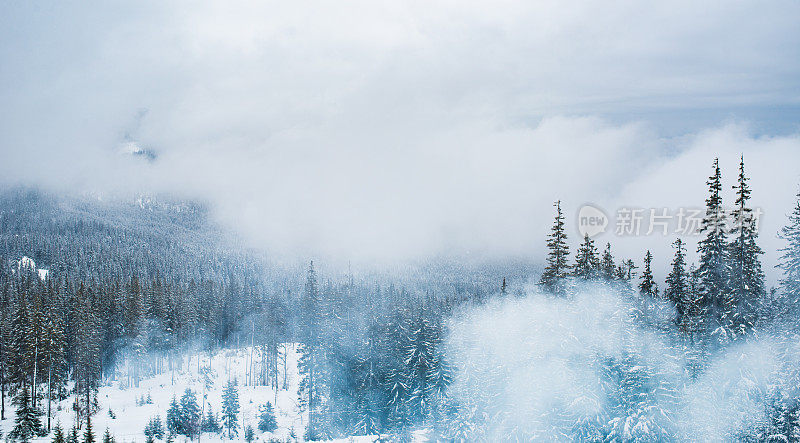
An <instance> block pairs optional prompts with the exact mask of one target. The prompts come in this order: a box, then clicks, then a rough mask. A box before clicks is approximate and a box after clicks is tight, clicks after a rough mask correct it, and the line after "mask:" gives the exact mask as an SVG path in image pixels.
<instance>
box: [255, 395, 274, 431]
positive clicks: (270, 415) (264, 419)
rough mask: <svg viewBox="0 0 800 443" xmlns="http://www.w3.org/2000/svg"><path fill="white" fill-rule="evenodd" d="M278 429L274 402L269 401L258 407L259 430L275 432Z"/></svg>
mask: <svg viewBox="0 0 800 443" xmlns="http://www.w3.org/2000/svg"><path fill="white" fill-rule="evenodd" d="M276 429H278V422H277V421H276V420H275V411H274V410H273V409H272V403H270V402H267V403H266V404H264V405H261V406H259V408H258V430H259V431H261V432H273V431H275V430H276Z"/></svg>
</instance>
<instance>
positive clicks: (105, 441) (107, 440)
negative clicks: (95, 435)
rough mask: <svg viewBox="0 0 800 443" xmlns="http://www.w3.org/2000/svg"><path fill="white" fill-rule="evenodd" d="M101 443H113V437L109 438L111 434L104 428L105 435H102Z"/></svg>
mask: <svg viewBox="0 0 800 443" xmlns="http://www.w3.org/2000/svg"><path fill="white" fill-rule="evenodd" d="M103 443H114V437H112V436H111V432H110V431H109V430H108V428H106V432H105V434H103Z"/></svg>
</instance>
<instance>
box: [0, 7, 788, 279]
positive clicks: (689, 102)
mask: <svg viewBox="0 0 800 443" xmlns="http://www.w3.org/2000/svg"><path fill="white" fill-rule="evenodd" d="M798 16H800V6H798V4H797V3H796V2H791V1H786V2H776V3H771V4H769V5H765V4H763V3H762V2H738V3H736V4H735V5H731V4H730V3H729V2H707V3H705V4H704V5H703V6H702V7H700V6H698V5H696V3H694V2H683V3H682V4H680V2H679V3H677V4H676V3H675V2H670V3H664V4H661V5H644V4H641V3H639V2H634V1H619V2H611V3H605V4H603V5H600V4H593V3H591V2H577V3H575V4H573V5H571V6H570V7H564V5H563V3H562V2H555V1H545V2H533V3H532V2H505V1H503V2H496V3H493V4H492V5H491V6H490V5H488V4H484V3H480V2H448V1H441V2H438V1H437V2H417V1H411V2H402V3H382V2H335V3H315V2H290V3H285V2H284V3H280V2H225V3H204V2H199V3H194V2H192V3H189V2H186V3H180V2H178V3H169V4H168V3H165V2H148V1H144V2H135V3H128V4H123V3H106V2H98V3H94V4H93V3H90V2H75V3H72V2H60V3H58V4H51V5H47V6H41V5H34V4H30V3H25V2H13V3H9V2H6V3H4V4H3V5H2V14H0V112H1V113H2V114H1V115H2V118H0V154H1V156H2V161H0V177H1V178H0V180H2V182H4V183H12V184H15V183H24V184H37V185H41V186H44V187H46V188H49V189H55V190H63V189H70V190H78V191H92V192H100V193H102V194H104V195H106V194H116V193H121V194H123V195H131V194H133V195H136V194H138V193H140V192H147V193H172V194H177V195H180V196H186V197H192V198H200V199H203V200H206V201H208V202H210V203H212V205H213V207H214V209H215V214H216V216H217V217H218V218H219V219H220V220H222V221H224V222H226V223H228V224H229V225H230V226H233V227H235V228H236V229H237V230H239V231H240V232H242V233H244V234H245V235H246V236H247V238H248V239H249V240H250V241H251V242H252V244H253V245H256V246H259V247H263V248H265V249H268V250H269V251H271V252H273V253H276V254H284V255H288V256H298V255H299V256H316V257H320V256H324V257H337V258H339V259H340V260H349V259H351V260H353V261H355V262H358V261H360V262H375V261H394V260H397V259H419V258H425V257H430V256H432V255H435V254H441V253H445V254H447V255H453V256H466V255H469V256H473V257H475V256H479V257H487V258H502V257H508V256H513V257H523V258H529V259H530V258H535V259H541V257H543V254H544V236H545V235H546V234H547V230H548V229H549V226H550V223H551V219H552V215H553V214H552V207H551V204H552V202H553V200H555V199H561V200H563V201H564V202H565V207H566V211H567V216H568V220H569V222H570V223H571V224H572V225H573V226H574V214H575V211H576V208H577V207H578V205H580V204H582V203H585V202H593V203H597V204H599V205H601V206H602V207H604V208H606V209H607V210H608V211H609V212H612V213H613V211H614V210H615V209H616V208H618V207H620V206H632V205H635V206H642V207H660V206H669V207H673V208H674V207H677V206H699V205H702V202H703V199H704V198H705V192H706V191H705V184H704V182H705V180H706V177H707V176H708V175H709V173H710V164H711V161H712V160H713V158H714V157H715V156H720V157H721V161H722V164H723V167H724V170H723V174H724V176H725V178H726V180H727V182H726V184H728V185H730V184H732V180H733V178H734V177H735V167H736V162H737V160H738V156H739V155H740V154H744V155H745V158H746V161H747V165H748V169H749V172H750V174H751V176H752V186H753V205H755V206H760V207H763V208H764V211H765V214H766V215H765V218H764V225H763V234H762V245H763V247H764V249H766V250H767V251H768V255H767V256H766V257H765V269H766V270H767V272H768V276H769V278H770V282H774V281H775V277H776V276H775V273H774V272H773V265H774V263H775V254H774V250H775V249H776V248H777V247H778V246H779V244H780V243H779V242H778V241H777V240H776V239H775V235H774V234H775V232H776V230H777V229H778V227H779V226H780V225H781V224H782V223H783V220H784V215H785V213H786V212H788V211H789V209H790V207H791V204H792V199H793V196H794V194H795V193H796V191H797V186H798V183H800V176H798V174H799V173H798V170H797V168H796V165H797V164H800V136H798V129H797V120H796V118H797V116H798V115H800V113H798V112H797V111H798V109H800V97H799V96H798V90H800V75H798V74H800V63H798V60H800V45H798V44H797V42H798V36H800V31H798V27H797V26H796V23H797V17H798ZM767 110H769V111H767ZM130 143H134V144H135V145H138V146H140V147H142V148H144V149H148V150H152V151H153V152H155V153H157V155H158V157H157V159H156V160H155V161H152V162H150V161H147V160H146V159H144V158H142V157H131V156H130V155H125V154H123V153H121V152H120V147H121V146H130ZM728 201H729V202H730V201H731V200H730V198H729V199H728ZM571 232H572V240H573V244H574V243H575V240H576V237H577V235H576V233H575V231H574V230H572V231H571ZM605 240H612V241H613V240H614V239H613V238H612V237H609V236H606V237H603V238H601V239H600V241H605ZM671 240H672V238H669V237H668V238H663V237H660V236H657V237H649V238H646V239H642V238H638V239H622V240H619V241H615V245H616V246H617V248H618V251H619V254H618V255H619V256H624V257H632V258H634V259H637V260H641V256H642V255H643V250H644V249H645V248H651V249H653V250H654V251H655V253H656V265H657V266H656V268H657V269H659V270H661V269H664V268H665V267H666V264H667V263H668V260H669V256H670V255H671V253H672V251H671V249H670V248H669V246H668V245H669V243H670V242H671ZM661 277H663V275H662V276H661Z"/></svg>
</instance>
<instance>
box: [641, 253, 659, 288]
mask: <svg viewBox="0 0 800 443" xmlns="http://www.w3.org/2000/svg"><path fill="white" fill-rule="evenodd" d="M652 263H653V254H651V253H650V251H647V253H646V254H645V255H644V270H643V271H642V281H641V282H640V283H639V292H640V293H642V294H644V295H647V296H649V297H652V298H656V297H658V285H657V284H656V280H655V278H653V270H652V269H651V266H652Z"/></svg>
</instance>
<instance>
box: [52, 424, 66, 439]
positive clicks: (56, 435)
mask: <svg viewBox="0 0 800 443" xmlns="http://www.w3.org/2000/svg"><path fill="white" fill-rule="evenodd" d="M51 443H66V437H65V436H64V430H63V429H62V428H61V423H57V424H56V427H55V429H54V430H53V440H52V442H51Z"/></svg>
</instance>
